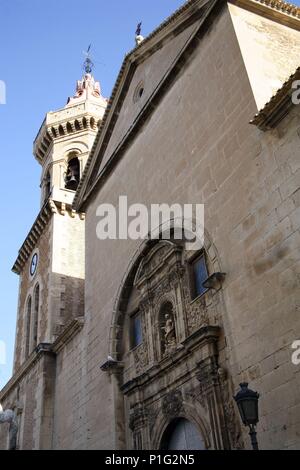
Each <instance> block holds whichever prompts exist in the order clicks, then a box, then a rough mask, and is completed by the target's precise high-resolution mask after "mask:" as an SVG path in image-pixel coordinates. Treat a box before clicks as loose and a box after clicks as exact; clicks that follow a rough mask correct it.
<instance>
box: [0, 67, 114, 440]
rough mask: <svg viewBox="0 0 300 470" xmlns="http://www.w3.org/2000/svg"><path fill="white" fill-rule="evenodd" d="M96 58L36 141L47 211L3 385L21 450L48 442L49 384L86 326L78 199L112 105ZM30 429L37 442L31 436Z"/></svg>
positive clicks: (23, 259) (27, 256)
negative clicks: (59, 355) (98, 77)
mask: <svg viewBox="0 0 300 470" xmlns="http://www.w3.org/2000/svg"><path fill="white" fill-rule="evenodd" d="M90 64H91V61H90V59H87V61H86V63H85V74H84V76H83V78H82V79H81V80H79V81H78V82H77V86H76V93H75V95H74V96H73V97H71V98H69V99H68V102H67V104H66V106H65V107H64V108H62V109H59V110H58V111H54V112H49V113H47V115H46V117H45V120H44V122H43V124H42V126H41V128H40V130H39V132H38V134H37V137H36V139H35V141H34V150H33V153H34V156H35V158H36V160H37V161H38V163H39V164H40V165H41V167H42V174H41V184H40V187H41V209H40V212H39V214H38V216H37V218H36V220H35V222H34V224H33V226H32V228H31V230H30V232H29V234H28V235H27V237H26V239H25V241H24V243H23V245H22V247H21V248H20V250H19V253H18V257H17V259H16V261H15V264H14V266H13V271H14V272H15V273H17V274H18V275H19V276H20V288H19V302H18V315H17V331H16V343H15V356H14V371H13V377H12V379H11V380H10V382H9V383H8V384H7V385H6V386H5V387H4V389H3V390H2V391H1V401H2V404H4V405H5V407H6V408H7V407H8V406H9V407H10V408H14V409H16V408H17V409H18V410H19V411H18V413H19V420H20V423H19V433H18V447H19V448H47V447H48V448H49V446H50V439H51V437H50V435H51V433H50V429H51V423H50V421H51V417H50V414H51V413H50V414H49V409H51V404H50V403H48V404H47V403H46V402H47V401H49V400H50V401H51V400H53V397H51V393H49V390H51V388H53V387H54V383H52V385H51V384H50V383H46V382H47V381H48V382H49V381H51V380H52V379H51V377H52V378H53V375H54V372H53V371H54V370H55V354H56V352H57V351H56V350H58V349H59V348H60V349H61V348H62V347H63V346H64V341H67V338H68V337H70V335H72V331H73V330H74V329H78V328H80V325H81V326H82V321H81V319H82V317H83V315H84V278H85V269H84V265H85V256H84V255H85V254H84V242H85V241H84V223H85V222H84V214H83V213H76V212H75V211H74V210H73V209H72V202H73V198H74V195H75V192H76V189H77V186H78V184H79V182H80V178H81V176H82V173H83V170H84V167H85V165H86V162H87V159H88V156H89V154H90V151H91V148H92V146H93V143H94V140H95V137H96V134H97V131H98V128H99V124H100V123H101V120H102V118H103V115H104V112H105V108H106V106H107V100H106V99H105V98H103V96H102V95H101V89H100V84H99V82H97V81H95V79H94V77H93V75H92V73H91V72H92V70H91V67H90ZM47 355H48V357H47ZM53 364H54V365H53ZM51 371H52V372H51ZM54 380H55V379H53V381H54ZM45 389H47V390H48V391H47V394H46V395H45V394H44V392H43V390H45ZM37 390H39V392H37ZM33 397H34V400H33ZM47 410H48V411H47ZM30 416H31V419H30ZM34 417H35V418H34ZM32 419H34V429H33V431H32V430H30V432H29V429H26V427H27V424H26V423H28V422H31V423H32ZM22 423H23V424H22ZM31 426H32V424H31ZM29 434H30V435H31V436H32V437H31V440H32V439H33V442H27V440H28V437H26V436H28V435H29Z"/></svg>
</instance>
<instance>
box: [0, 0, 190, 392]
mask: <svg viewBox="0 0 300 470" xmlns="http://www.w3.org/2000/svg"><path fill="white" fill-rule="evenodd" d="M183 3H184V0H151V1H149V0H126V1H124V0H110V2H107V1H104V0H89V1H88V2H83V1H82V0H80V1H79V0H48V1H45V0H44V1H41V0H1V16H0V48H1V54H0V80H2V81H4V82H5V84H6V105H0V157H1V185H0V205H1V207H0V210H1V230H0V250H1V254H0V260H1V262H0V289H1V291H0V292H1V305H0V341H4V342H5V344H6V352H7V354H6V364H5V365H1V364H0V388H1V387H2V386H3V385H4V384H5V383H6V382H7V380H8V379H9V378H10V376H11V370H12V360H13V347H14V338H15V325H16V311H17V300H18V282H19V281H18V276H17V275H15V274H13V273H12V272H11V267H12V265H13V262H14V261H15V258H16V256H17V253H18V249H19V248H20V246H21V244H22V242H23V240H24V238H25V237H26V235H27V233H28V231H29V229H30V227H31V225H32V223H33V221H34V220H35V218H36V216H37V214H38V211H39V207H40V206H39V202H40V189H39V178H40V170H41V169H40V166H39V165H38V163H37V162H36V161H35V160H34V158H33V156H32V143H33V140H34V138H35V136H36V134H37V132H38V130H39V127H40V125H41V123H42V121H43V119H44V116H45V114H46V113H47V112H48V111H50V110H55V109H59V108H61V107H63V106H64V105H65V103H66V100H67V98H68V96H70V95H72V94H73V92H74V87H75V82H76V80H77V79H79V78H81V75H82V62H83V60H84V59H83V51H84V50H85V49H87V47H88V45H89V44H90V43H92V52H93V59H94V62H95V65H96V68H95V72H94V74H95V77H96V78H97V79H98V80H100V82H101V87H102V92H103V95H104V96H106V97H109V95H110V93H111V90H112V87H113V85H114V82H115V79H116V77H117V74H118V71H119V68H120V66H121V63H122V60H123V58H124V55H125V53H127V52H129V51H130V50H131V49H132V48H133V47H134V33H135V29H136V25H137V23H138V22H139V21H143V28H142V33H143V34H144V35H147V34H149V33H150V32H151V31H152V30H153V29H154V28H155V27H156V26H158V25H159V23H161V21H162V20H164V19H165V18H166V17H167V16H169V15H170V14H171V13H173V11H175V10H176V9H177V8H178V7H179V6H181V5H182V4H183Z"/></svg>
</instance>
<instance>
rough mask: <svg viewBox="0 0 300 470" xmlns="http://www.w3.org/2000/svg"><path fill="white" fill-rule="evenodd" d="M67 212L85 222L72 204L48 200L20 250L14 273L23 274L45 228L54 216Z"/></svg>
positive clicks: (13, 269)
mask: <svg viewBox="0 0 300 470" xmlns="http://www.w3.org/2000/svg"><path fill="white" fill-rule="evenodd" d="M67 211H68V212H70V215H71V217H75V215H76V214H77V215H78V217H79V218H80V219H81V220H84V218H85V214H84V213H77V212H75V211H74V210H73V209H72V207H71V205H70V204H66V203H64V202H59V201H54V200H53V199H51V198H49V199H47V201H46V202H45V204H44V205H43V207H42V208H41V210H40V212H39V214H38V216H37V218H36V219H35V221H34V223H33V225H32V227H31V229H30V231H29V233H28V235H27V236H26V238H25V241H24V243H23V245H22V246H21V248H20V250H19V253H18V257H17V259H16V261H15V263H14V265H13V267H12V271H13V272H14V273H16V274H20V273H21V272H22V270H23V268H24V265H25V263H26V262H27V260H28V259H29V257H30V256H31V254H32V252H33V250H34V249H35V247H36V245H37V243H38V241H39V239H40V238H41V235H42V234H43V232H44V230H45V227H46V226H47V225H48V223H49V221H50V219H51V218H52V215H53V214H60V215H65V214H66V212H67Z"/></svg>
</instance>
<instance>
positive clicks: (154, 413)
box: [0, 0, 300, 450]
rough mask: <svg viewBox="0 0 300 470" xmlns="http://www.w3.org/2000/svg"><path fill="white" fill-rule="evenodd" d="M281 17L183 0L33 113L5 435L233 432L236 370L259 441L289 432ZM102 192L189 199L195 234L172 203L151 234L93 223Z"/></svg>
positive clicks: (297, 225)
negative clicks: (36, 206)
mask: <svg viewBox="0 0 300 470" xmlns="http://www.w3.org/2000/svg"><path fill="white" fill-rule="evenodd" d="M299 19H300V9H299V8H297V7H294V6H292V5H289V4H286V3H284V2H281V1H275V2H274V1H272V2H271V1H269V0H264V1H262V0H232V1H230V2H226V1H223V0H190V1H188V2H185V3H184V4H183V6H182V7H181V8H180V9H179V10H177V11H176V12H175V13H174V14H173V15H172V16H171V17H170V18H168V19H167V20H166V21H165V22H164V23H163V24H162V25H160V26H159V27H158V28H157V29H156V30H155V31H154V32H153V33H152V34H150V35H149V36H148V37H147V38H145V39H143V38H142V37H141V36H140V35H139V37H138V41H137V46H136V48H135V49H133V51H132V52H130V53H129V54H128V55H127V56H126V57H125V59H124V62H123V64H122V67H121V70H120V73H119V76H118V77H117V81H116V84H115V87H114V89H113V92H112V95H111V98H110V100H109V101H107V100H105V99H104V98H103V97H102V95H101V89H100V85H99V83H98V82H96V81H95V80H94V78H93V76H92V74H91V73H90V71H89V70H87V71H86V74H85V75H84V77H83V79H82V80H81V81H79V82H78V83H77V88H76V95H75V96H74V97H73V98H71V99H70V100H69V102H68V103H67V105H66V106H65V107H64V108H63V109H61V110H59V111H57V112H54V113H48V114H47V116H46V119H45V121H44V123H43V125H42V127H41V129H40V131H39V133H38V136H37V138H36V140H35V143H34V155H35V158H36V159H37V161H38V162H39V163H40V164H41V166H42V179H41V183H42V184H41V187H42V196H41V197H42V199H41V210H40V213H39V214H38V217H37V219H36V221H35V222H34V225H33V227H32V229H31V231H30V233H29V234H28V236H27V237H26V240H25V242H24V244H23V246H22V247H21V249H20V251H19V254H18V257H17V260H16V262H15V264H14V267H13V270H14V271H15V272H16V273H17V274H18V275H19V276H20V293H19V305H18V321H17V332H16V346H15V360H14V371H13V376H12V379H11V380H10V381H9V382H8V384H7V385H6V386H5V387H4V388H3V390H2V391H1V392H0V402H1V404H2V406H3V409H12V410H13V411H14V412H15V416H16V421H17V425H18V433H17V443H16V445H17V448H18V449H120V450H122V449H123V450H124V449H211V450H213V449H232V450H234V449H248V448H250V441H249V436H248V430H247V429H246V428H245V427H244V426H243V425H242V423H241V420H240V416H239V414H238V410H237V406H236V403H235V402H234V399H233V395H234V394H235V393H236V392H237V391H238V389H239V384H240V383H242V382H247V383H249V386H250V387H251V388H252V389H254V390H257V391H258V392H259V394H260V398H259V423H258V426H257V431H258V440H259V445H260V448H263V449H299V448H300V438H299V432H300V397H299V392H298V391H299V386H300V364H297V362H298V361H295V360H294V361H293V352H294V350H293V345H294V344H295V342H297V341H298V340H300V320H299V305H300V294H299V292H300V289H299V284H300V276H299V272H300V262H299V260H300V250H299V248H300V158H299V142H300V141H299V135H300V108H299V106H297V96H296V93H293V91H295V84H297V80H299V79H300V71H299V69H298V66H299V63H298V61H299V59H298V58H299V52H300V20H299ZM120 196H126V198H127V201H128V205H131V206H132V205H134V204H143V205H144V206H146V207H148V208H150V207H151V205H153V204H168V205H169V206H172V205H173V204H175V203H176V204H179V205H181V206H183V205H185V204H193V205H194V204H203V205H204V215H205V219H204V229H205V230H204V241H203V246H202V247H201V248H200V249H199V250H197V251H195V250H190V249H189V248H188V246H187V244H186V243H184V241H182V240H179V239H178V238H177V237H176V236H175V225H174V224H175V221H174V220H171V221H170V222H171V226H172V230H171V232H170V236H169V238H166V237H164V236H161V237H158V238H156V239H151V237H150V236H149V237H148V238H146V239H143V240H134V239H130V238H126V237H115V239H106V240H100V239H99V233H98V229H97V227H98V223H99V214H100V211H99V207H103V204H109V205H110V207H114V208H115V209H116V212H117V209H119V208H120ZM160 228H161V227H159V226H158V227H157V229H158V231H159V230H160ZM7 446H9V442H8V428H7V425H5V424H2V425H1V427H0V447H1V448H7Z"/></svg>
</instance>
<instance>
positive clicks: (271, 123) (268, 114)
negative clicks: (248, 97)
mask: <svg viewBox="0 0 300 470" xmlns="http://www.w3.org/2000/svg"><path fill="white" fill-rule="evenodd" d="M296 80H300V67H298V68H297V70H296V72H295V73H293V74H292V75H291V76H290V78H289V79H288V80H287V81H286V82H285V83H284V84H283V85H282V87H281V88H279V90H278V91H277V92H276V93H275V95H273V96H272V98H271V99H270V101H268V103H266V104H265V106H264V107H263V108H262V109H261V110H260V111H259V112H258V113H257V114H256V115H255V116H254V118H253V119H252V120H251V121H250V124H254V125H255V126H257V127H258V128H259V129H260V130H262V131H267V130H270V129H273V128H274V127H276V126H277V124H279V122H280V121H281V120H282V119H283V118H284V117H285V116H286V115H287V114H288V113H289V111H290V110H291V109H292V107H293V106H294V105H293V102H292V97H291V95H292V93H293V91H295V90H294V89H293V88H292V84H293V82H294V81H296Z"/></svg>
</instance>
